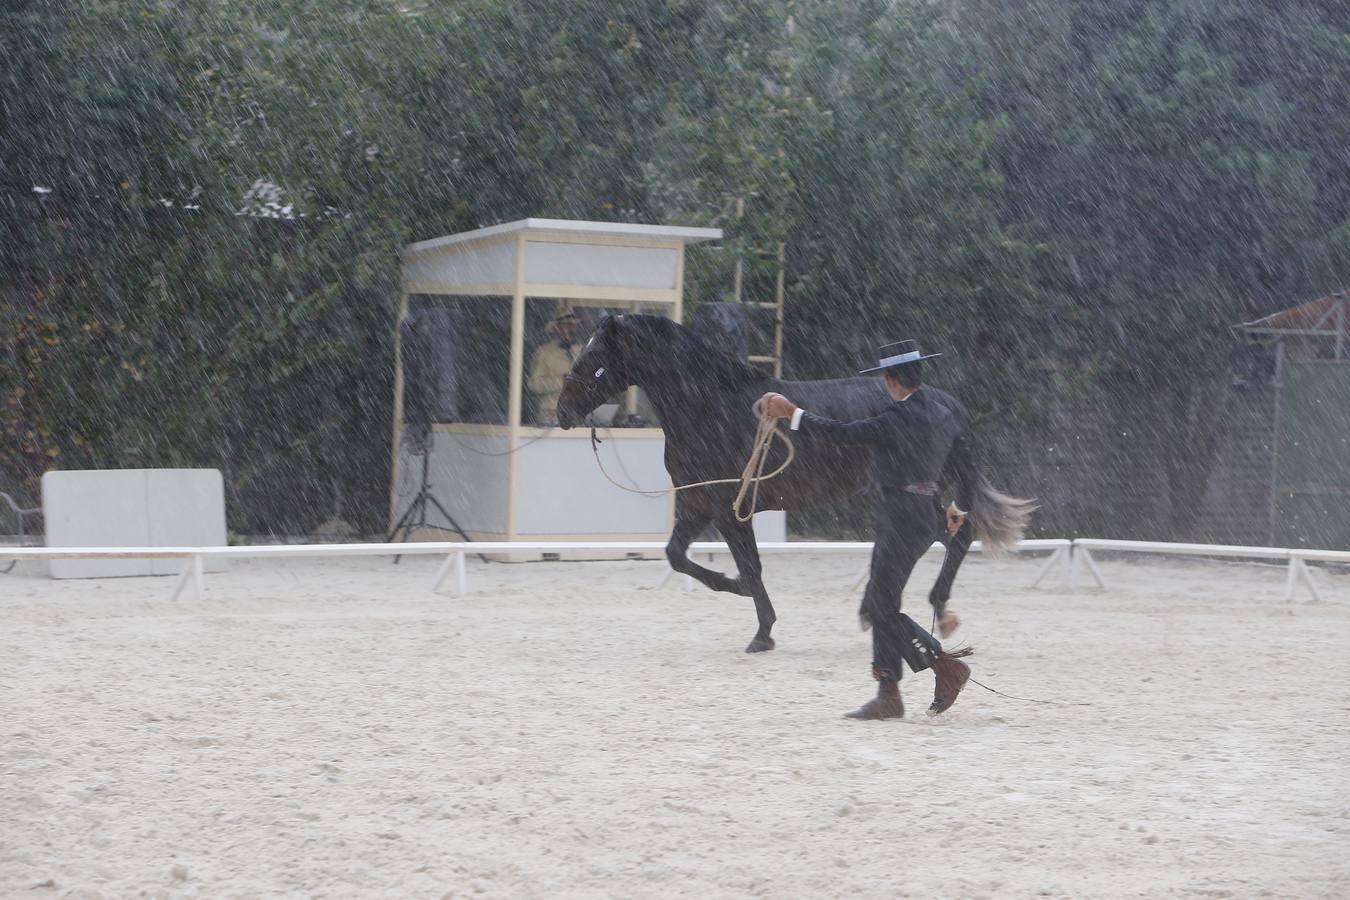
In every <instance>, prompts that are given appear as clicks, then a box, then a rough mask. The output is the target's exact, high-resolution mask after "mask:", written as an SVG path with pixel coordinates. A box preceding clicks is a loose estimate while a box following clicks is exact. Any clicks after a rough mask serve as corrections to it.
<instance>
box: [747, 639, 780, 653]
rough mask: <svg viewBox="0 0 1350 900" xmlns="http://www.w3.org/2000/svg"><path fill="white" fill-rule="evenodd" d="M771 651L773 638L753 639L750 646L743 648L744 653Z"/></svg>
mask: <svg viewBox="0 0 1350 900" xmlns="http://www.w3.org/2000/svg"><path fill="white" fill-rule="evenodd" d="M772 649H773V638H755V639H754V640H753V641H751V642H750V646H749V647H746V648H745V652H746V653H763V652H764V651H766V650H772Z"/></svg>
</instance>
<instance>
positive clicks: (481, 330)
mask: <svg viewBox="0 0 1350 900" xmlns="http://www.w3.org/2000/svg"><path fill="white" fill-rule="evenodd" d="M408 310H409V316H408V319H407V320H406V321H405V323H404V330H403V332H402V351H401V352H402V357H403V381H404V410H405V415H404V420H405V421H409V417H408V414H407V412H408V410H409V409H410V408H411V407H413V406H415V404H414V403H411V402H410V400H411V399H412V398H415V397H418V396H419V395H420V396H422V397H423V398H424V402H426V403H427V404H428V406H429V407H430V410H431V420H432V421H433V422H467V423H472V424H479V425H505V424H506V413H507V409H508V404H507V396H508V381H509V374H510V371H511V362H510V346H511V308H510V306H509V305H508V304H504V303H501V302H499V298H496V297H411V298H409V307H408Z"/></svg>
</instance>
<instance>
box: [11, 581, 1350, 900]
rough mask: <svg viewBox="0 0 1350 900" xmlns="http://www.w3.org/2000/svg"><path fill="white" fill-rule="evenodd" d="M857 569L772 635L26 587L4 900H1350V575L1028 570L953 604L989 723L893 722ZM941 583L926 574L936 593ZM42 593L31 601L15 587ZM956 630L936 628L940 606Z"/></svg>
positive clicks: (982, 584) (510, 606) (466, 606)
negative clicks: (1059, 574)
mask: <svg viewBox="0 0 1350 900" xmlns="http://www.w3.org/2000/svg"><path fill="white" fill-rule="evenodd" d="M864 562H865V561H864V559H863V558H862V557H858V558H856V559H855V558H852V557H834V556H831V557H820V558H810V557H805V556H802V557H798V556H774V557H770V558H768V560H767V562H766V567H765V577H766V582H767V584H768V586H769V589H770V591H771V593H772V595H773V598H774V601H775V604H776V606H777V608H778V614H779V622H778V626H777V628H776V630H775V637H776V638H777V640H778V649H777V650H775V651H774V652H772V653H768V654H760V655H756V656H748V655H746V654H744V653H743V652H741V650H742V648H743V647H744V645H745V643H746V641H747V640H748V639H749V637H750V636H751V634H752V633H753V632H754V627H755V626H754V614H753V610H752V606H751V603H750V601H749V600H748V599H746V598H739V597H731V596H728V595H723V594H713V593H710V592H707V591H704V590H702V589H699V590H698V591H696V592H693V593H683V592H681V591H679V590H678V582H677V581H674V580H673V581H672V582H671V583H670V587H669V588H666V589H660V590H658V589H655V588H654V587H653V586H654V585H656V584H657V583H659V582H660V580H661V578H662V575H663V573H664V564H663V563H657V562H614V563H541V564H530V565H500V564H495V565H485V564H483V563H480V562H477V561H476V560H475V561H471V563H470V566H471V572H470V576H471V585H472V586H473V589H474V590H473V593H472V594H471V595H469V596H467V597H463V598H455V597H451V596H438V595H433V594H431V593H429V592H428V590H427V584H428V583H429V581H430V579H431V575H432V573H433V572H434V570H435V567H436V566H437V565H438V560H436V559H434V558H425V557H411V558H406V559H404V561H403V562H402V564H400V565H398V566H393V565H391V564H390V561H389V560H388V559H382V558H370V557H366V558H354V559H321V560H294V561H267V562H257V561H245V562H237V563H234V564H233V565H232V568H231V570H230V572H229V573H228V574H224V575H214V576H209V577H208V579H207V593H206V595H205V597H204V598H203V599H201V600H200V601H197V600H185V601H182V602H178V603H173V602H170V600H169V593H170V582H171V579H165V578H158V579H150V578H138V579H106V580H97V581H65V582H53V581H50V580H48V579H46V578H45V577H40V576H38V575H36V574H34V573H32V571H31V569H30V572H29V574H22V572H20V573H17V574H12V575H9V576H0V710H2V711H3V728H4V733H3V738H2V739H0V896H5V897H34V898H37V897H44V896H53V897H134V896H149V897H210V898H233V897H238V898H253V897H264V896H266V897H351V896H373V897H399V898H403V897H409V898H421V897H429V898H440V897H459V896H470V895H487V896H501V897H525V896H535V897H539V896H550V897H557V896H562V897H673V896H699V897H724V896H725V897H740V896H761V895H762V896H776V897H785V896H795V897H830V896H841V897H842V896H849V897H916V898H918V897H922V898H930V897H935V896H954V897H1025V896H1050V897H1073V898H1081V897H1170V896H1175V897H1225V896H1229V897H1254V896H1275V897H1337V896H1345V895H1346V893H1347V892H1350V765H1347V763H1346V748H1347V747H1350V687H1347V685H1350V654H1348V653H1347V652H1346V648H1347V646H1350V574H1344V573H1335V572H1331V571H1326V570H1320V571H1318V572H1316V573H1315V575H1316V577H1317V578H1318V579H1319V582H1318V583H1319V585H1320V586H1321V587H1322V589H1323V594H1324V597H1325V598H1326V602H1324V603H1321V604H1315V605H1314V604H1306V603H1297V604H1293V605H1285V604H1282V603H1280V602H1279V600H1278V598H1279V596H1280V594H1281V589H1282V585H1283V579H1284V570H1283V568H1281V567H1278V566H1258V565H1243V564H1233V563H1208V562H1202V561H1157V560H1150V559H1143V560H1141V559H1133V560H1129V561H1111V560H1110V559H1109V558H1108V559H1104V560H1103V561H1102V567H1103V569H1104V571H1105V573H1106V575H1107V577H1108V578H1109V579H1110V583H1111V584H1112V586H1113V589H1112V590H1111V591H1109V592H1101V591H1098V590H1095V589H1094V590H1090V589H1086V588H1084V589H1082V590H1080V591H1078V592H1076V593H1069V592H1068V591H1067V590H1065V589H1064V588H1062V587H1060V586H1057V585H1056V584H1054V583H1053V579H1050V580H1047V584H1046V586H1043V587H1042V588H1039V589H1035V590H1032V589H1028V588H1027V587H1026V585H1027V583H1029V582H1030V580H1031V578H1032V576H1033V574H1034V572H1035V569H1036V563H1035V562H1034V561H1031V560H1004V561H998V560H987V559H982V558H980V557H978V556H976V557H972V558H971V559H970V560H969V561H968V562H967V566H966V569H965V570H964V571H963V572H962V575H961V577H960V578H959V579H958V581H957V586H956V592H955V599H954V601H953V608H954V609H957V610H958V611H959V612H960V613H961V614H962V615H963V617H964V619H965V625H964V626H963V628H962V629H961V631H960V632H958V634H957V637H958V638H959V639H962V640H964V641H966V642H969V643H971V644H973V645H974V646H975V647H976V648H977V651H978V652H977V655H976V656H975V657H974V659H973V660H972V662H973V664H974V669H975V677H976V678H977V679H979V680H981V681H983V682H985V683H986V684H989V685H991V686H994V687H997V688H999V689H1000V690H1003V691H1006V692H1008V693H1010V694H1016V695H1019V696H1024V697H1034V698H1041V699H1053V700H1059V701H1062V702H1063V703H1065V704H1076V705H1051V704H1037V703H1024V702H1016V701H1013V700H1009V699H1005V698H1003V697H999V696H995V695H994V694H991V693H988V692H986V691H984V690H982V689H980V688H979V687H976V686H973V685H972V686H971V687H969V688H968V689H967V691H966V693H965V694H963V696H962V698H961V700H960V702H959V703H958V704H957V705H956V707H955V708H954V709H953V710H952V712H951V713H949V714H948V715H946V716H944V717H942V718H940V719H935V720H930V719H928V718H926V717H925V716H924V715H923V709H924V708H925V707H926V706H927V703H928V700H929V699H930V698H931V691H932V679H931V676H929V675H926V674H925V675H920V676H917V677H908V678H906V680H905V681H904V682H903V684H902V691H903V693H904V695H905V699H906V701H907V703H908V705H909V707H910V715H909V717H908V718H907V719H906V720H904V721H902V722H880V723H877V722H873V723H856V722H849V721H845V720H844V719H842V718H841V717H840V716H841V714H842V713H843V712H845V711H846V710H848V709H851V708H853V707H854V706H856V705H857V704H858V703H859V702H860V701H862V700H864V699H866V698H867V697H868V696H870V694H871V693H872V691H873V684H872V682H871V681H870V680H869V678H868V656H869V644H868V640H867V636H865V635H863V634H861V633H860V632H859V631H858V628H857V624H856V619H855V616H854V611H855V609H856V606H857V594H856V592H850V591H848V590H847V587H848V585H849V584H851V583H852V581H853V579H854V577H855V576H856V575H857V574H858V572H859V571H860V569H861V567H862V566H863V565H864ZM937 562H938V558H937V557H936V556H934V555H930V556H929V558H928V559H926V560H925V561H924V562H923V563H922V564H921V565H920V568H919V570H918V572H917V573H916V576H915V578H916V581H915V582H914V583H915V584H919V585H922V586H923V589H924V590H925V591H926V588H927V585H928V584H929V583H931V579H932V577H933V576H934V575H935V574H936V570H937ZM21 569H22V567H21ZM909 608H910V609H911V610H915V611H917V612H919V613H926V609H927V607H926V604H925V603H924V602H923V600H922V598H921V595H920V596H918V597H916V598H915V599H914V600H913V601H911V603H910V604H909Z"/></svg>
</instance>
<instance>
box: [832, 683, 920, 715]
mask: <svg viewBox="0 0 1350 900" xmlns="http://www.w3.org/2000/svg"><path fill="white" fill-rule="evenodd" d="M904 715H905V704H904V701H903V700H901V699H900V682H898V681H893V680H891V679H889V678H883V679H880V683H879V684H878V685H877V695H876V696H875V697H873V698H872V699H871V700H868V701H867V702H866V703H864V704H863V705H862V706H860V707H858V708H857V709H855V710H854V711H853V712H851V713H844V717H845V718H847V719H900V718H903V717H904Z"/></svg>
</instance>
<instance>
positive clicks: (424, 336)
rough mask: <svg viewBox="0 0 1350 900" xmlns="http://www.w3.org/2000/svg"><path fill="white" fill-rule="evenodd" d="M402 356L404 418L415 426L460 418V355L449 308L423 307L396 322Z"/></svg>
mask: <svg viewBox="0 0 1350 900" xmlns="http://www.w3.org/2000/svg"><path fill="white" fill-rule="evenodd" d="M399 341H400V347H401V354H402V358H403V421H404V422H406V423H408V424H409V425H414V426H418V427H425V426H429V425H430V424H431V423H432V422H454V421H458V419H459V415H458V413H459V409H458V403H457V397H458V394H459V390H458V381H459V379H458V373H457V371H456V368H455V363H456V360H457V358H458V356H459V354H458V353H457V352H456V350H457V340H456V333H455V329H454V326H453V319H452V317H451V314H450V311H449V310H448V309H435V308H432V309H424V310H419V311H418V312H417V313H415V314H413V315H410V316H409V317H408V318H406V319H404V320H403V322H402V324H400V325H399Z"/></svg>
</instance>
